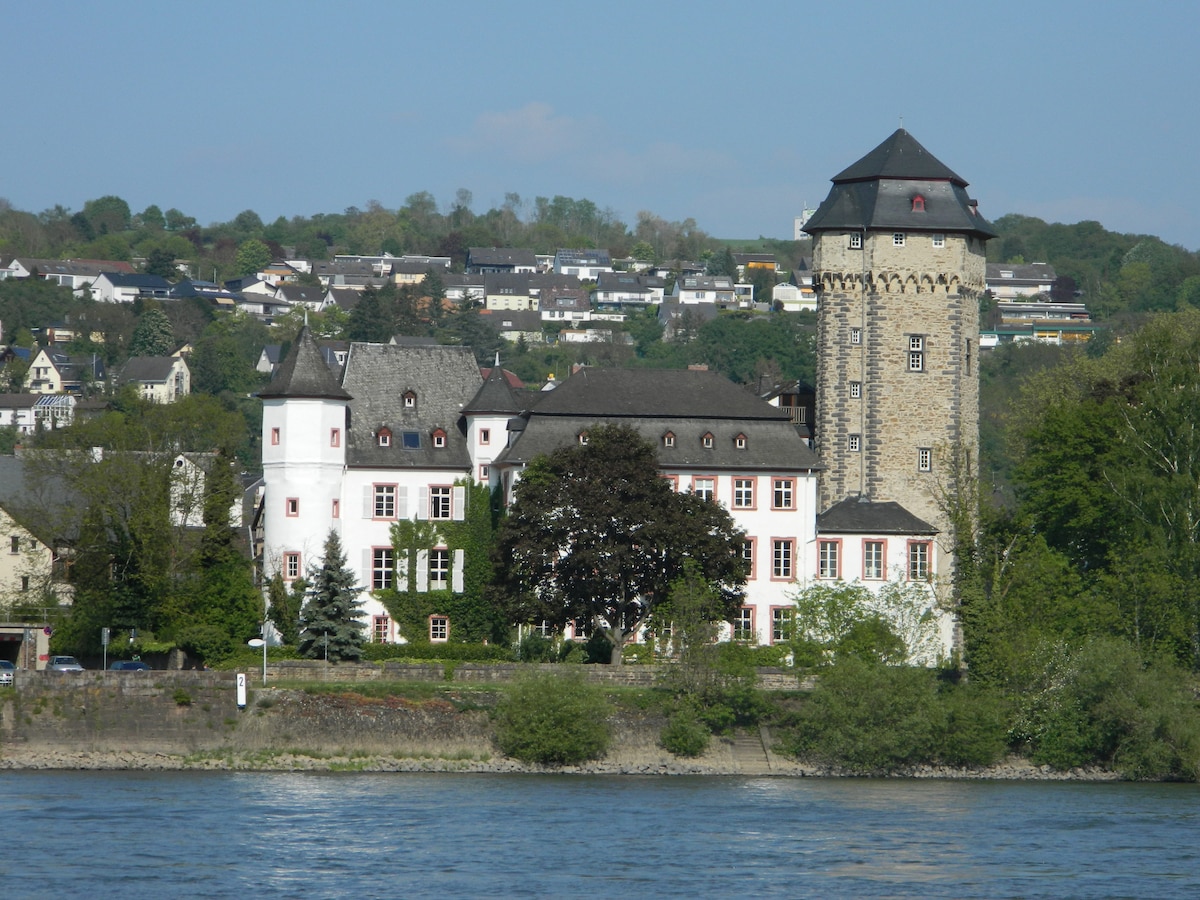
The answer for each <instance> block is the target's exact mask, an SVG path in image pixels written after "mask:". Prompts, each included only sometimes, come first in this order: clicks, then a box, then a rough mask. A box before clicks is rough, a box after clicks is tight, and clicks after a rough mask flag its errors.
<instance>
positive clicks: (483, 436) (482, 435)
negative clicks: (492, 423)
mask: <svg viewBox="0 0 1200 900" xmlns="http://www.w3.org/2000/svg"><path fill="white" fill-rule="evenodd" d="M491 442H492V429H490V428H480V429H479V443H481V444H490V443H491Z"/></svg>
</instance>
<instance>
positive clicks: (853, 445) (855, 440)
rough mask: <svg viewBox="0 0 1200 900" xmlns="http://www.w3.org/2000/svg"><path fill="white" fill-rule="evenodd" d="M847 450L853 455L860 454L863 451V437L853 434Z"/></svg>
mask: <svg viewBox="0 0 1200 900" xmlns="http://www.w3.org/2000/svg"><path fill="white" fill-rule="evenodd" d="M846 449H848V450H849V451H850V452H851V453H858V452H859V451H860V450H861V449H862V435H859V434H852V435H850V438H849V444H848V445H847V447H846Z"/></svg>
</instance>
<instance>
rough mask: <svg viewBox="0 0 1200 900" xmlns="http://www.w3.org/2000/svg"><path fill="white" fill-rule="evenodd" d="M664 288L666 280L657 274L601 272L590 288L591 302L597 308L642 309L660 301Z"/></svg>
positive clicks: (661, 300)
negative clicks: (593, 285) (630, 307)
mask: <svg viewBox="0 0 1200 900" xmlns="http://www.w3.org/2000/svg"><path fill="white" fill-rule="evenodd" d="M665 288H666V282H665V281H664V280H663V279H662V278H660V277H659V276H657V275H633V274H631V273H629V272H602V273H601V274H600V276H599V278H598V279H597V280H596V287H595V288H593V290H592V302H593V303H595V304H596V307H597V308H599V309H617V310H619V309H624V308H625V307H626V306H632V307H636V308H643V309H644V308H645V307H647V306H651V305H654V304H658V303H662V302H663V293H664V290H665Z"/></svg>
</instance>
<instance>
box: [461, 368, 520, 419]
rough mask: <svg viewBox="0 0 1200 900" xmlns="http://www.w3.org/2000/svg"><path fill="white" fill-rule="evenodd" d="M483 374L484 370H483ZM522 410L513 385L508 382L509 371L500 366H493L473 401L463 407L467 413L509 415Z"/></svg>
mask: <svg viewBox="0 0 1200 900" xmlns="http://www.w3.org/2000/svg"><path fill="white" fill-rule="evenodd" d="M481 374H482V372H481ZM520 411H521V404H519V403H518V402H517V399H516V397H515V396H514V395H513V391H512V387H511V386H510V385H509V382H508V373H506V372H505V371H504V370H503V369H502V368H500V366H493V367H492V368H491V370H490V371H489V373H488V374H487V375H486V376H484V382H483V387H481V388H480V389H479V392H478V393H477V394H476V395H475V396H474V397H473V398H472V399H471V402H470V403H468V404H467V405H466V406H465V407H463V412H467V413H507V414H508V415H516V414H517V413H519V412H520Z"/></svg>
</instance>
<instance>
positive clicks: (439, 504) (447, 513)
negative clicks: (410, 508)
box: [429, 487, 454, 519]
mask: <svg viewBox="0 0 1200 900" xmlns="http://www.w3.org/2000/svg"><path fill="white" fill-rule="evenodd" d="M453 508H454V503H453V493H452V489H451V488H448V487H431V488H430V489H429V518H431V519H449V518H451V513H452V511H453Z"/></svg>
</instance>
